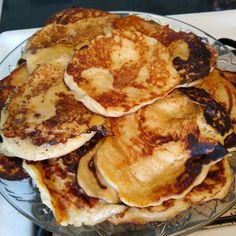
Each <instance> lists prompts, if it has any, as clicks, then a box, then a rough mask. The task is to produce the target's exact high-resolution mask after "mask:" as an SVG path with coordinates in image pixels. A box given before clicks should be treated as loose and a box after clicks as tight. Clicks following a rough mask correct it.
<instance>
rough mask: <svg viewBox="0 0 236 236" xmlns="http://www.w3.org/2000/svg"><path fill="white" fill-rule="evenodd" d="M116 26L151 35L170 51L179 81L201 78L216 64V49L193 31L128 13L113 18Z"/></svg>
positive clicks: (192, 80)
mask: <svg viewBox="0 0 236 236" xmlns="http://www.w3.org/2000/svg"><path fill="white" fill-rule="evenodd" d="M114 26H115V28H117V29H126V30H131V31H139V32H141V33H143V34H145V35H148V36H150V37H153V38H155V39H157V40H158V41H160V42H161V43H162V44H164V45H165V46H167V47H168V48H169V50H170V53H171V56H172V60H173V64H174V67H175V68H176V70H177V71H178V72H179V74H180V75H181V77H182V81H181V84H191V83H193V82H195V81H197V80H199V79H202V78H204V77H205V76H207V75H208V73H209V72H210V69H211V67H213V68H214V67H215V64H216V50H215V49H214V48H212V47H211V46H210V45H206V44H204V43H203V42H202V41H201V38H199V37H198V36H196V35H195V34H193V33H186V32H181V31H180V32H175V31H174V30H172V29H171V28H170V27H169V26H168V25H165V26H162V25H160V24H158V23H157V22H154V21H148V20H144V19H142V18H140V17H138V16H134V15H130V16H126V17H122V18H120V19H117V20H116V21H115V23H114Z"/></svg>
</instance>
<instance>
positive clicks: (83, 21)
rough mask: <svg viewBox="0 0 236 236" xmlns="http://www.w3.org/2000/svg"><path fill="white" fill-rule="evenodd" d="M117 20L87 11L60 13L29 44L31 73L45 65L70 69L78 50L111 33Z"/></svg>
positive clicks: (28, 64)
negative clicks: (72, 59) (97, 37)
mask: <svg viewBox="0 0 236 236" xmlns="http://www.w3.org/2000/svg"><path fill="white" fill-rule="evenodd" d="M117 17H118V16H116V15H113V14H109V13H107V12H104V11H100V10H95V9H85V8H69V9H65V10H63V11H61V12H58V13H57V14H55V15H54V16H52V17H51V18H50V19H49V20H48V24H47V25H46V26H44V27H43V28H42V29H41V30H39V31H37V32H36V33H35V34H33V35H32V36H31V37H30V38H29V40H28V42H27V45H26V47H25V51H24V55H23V57H24V58H25V59H26V61H27V68H28V70H29V73H30V74H31V73H32V72H33V71H34V70H35V69H36V68H37V67H38V66H39V65H41V64H45V63H52V62H53V63H55V62H58V61H60V62H62V63H63V64H64V65H65V67H66V66H67V64H68V62H69V60H70V58H71V56H72V54H73V49H74V48H75V47H77V48H80V47H83V46H84V45H87V44H88V43H89V42H90V40H91V39H93V38H94V37H95V36H97V35H100V34H104V33H105V32H107V31H110V30H111V28H112V22H113V21H114V19H116V18H117Z"/></svg>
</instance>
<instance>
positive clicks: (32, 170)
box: [23, 136, 126, 226]
mask: <svg viewBox="0 0 236 236" xmlns="http://www.w3.org/2000/svg"><path fill="white" fill-rule="evenodd" d="M98 139H100V137H98V136H96V137H95V138H93V139H92V141H91V142H92V143H89V142H88V143H87V144H86V146H85V147H82V149H78V150H77V151H74V152H72V153H70V154H67V155H66V156H63V157H60V158H56V159H50V160H45V161H40V162H29V161H25V162H24V163H23V166H24V168H25V170H26V171H27V172H28V173H29V175H30V176H31V177H32V178H33V180H34V181H35V182H36V184H37V187H38V188H39V191H40V195H41V199H42V202H43V203H44V204H46V205H47V206H48V207H49V208H50V209H51V210H52V211H53V213H54V215H55V217H56V220H57V222H58V224H60V225H63V226H67V225H74V226H82V225H95V224H98V223H100V222H102V221H104V220H106V219H107V218H108V217H110V216H112V215H114V214H118V213H120V212H122V211H124V210H125V208H126V207H125V206H123V205H116V204H108V203H106V202H105V201H102V200H100V199H98V198H93V197H89V196H88V195H86V193H85V192H84V191H83V189H82V188H81V187H80V186H79V185H78V183H77V178H76V173H77V167H78V163H79V160H80V157H81V155H84V154H85V153H86V152H87V151H88V150H90V148H92V146H93V145H95V143H96V142H97V140H98Z"/></svg>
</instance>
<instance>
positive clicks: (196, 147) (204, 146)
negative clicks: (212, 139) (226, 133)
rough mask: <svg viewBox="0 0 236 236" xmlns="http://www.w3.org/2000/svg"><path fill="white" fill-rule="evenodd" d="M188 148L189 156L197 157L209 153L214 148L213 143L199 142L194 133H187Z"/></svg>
mask: <svg viewBox="0 0 236 236" xmlns="http://www.w3.org/2000/svg"><path fill="white" fill-rule="evenodd" d="M187 142H188V149H189V150H190V151H191V157H198V156H201V155H203V154H205V153H209V152H210V151H212V150H213V149H214V148H215V143H208V142H201V141H199V140H198V136H197V135H196V134H188V135H187Z"/></svg>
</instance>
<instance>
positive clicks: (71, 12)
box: [46, 7, 109, 25]
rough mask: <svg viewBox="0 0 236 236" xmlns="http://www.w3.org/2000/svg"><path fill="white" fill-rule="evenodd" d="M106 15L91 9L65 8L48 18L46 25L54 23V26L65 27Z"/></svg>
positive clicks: (103, 12) (106, 13)
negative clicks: (60, 25)
mask: <svg viewBox="0 0 236 236" xmlns="http://www.w3.org/2000/svg"><path fill="white" fill-rule="evenodd" d="M108 15H109V13H108V12H105V11H102V10H98V9H93V8H82V7H74V8H67V9H64V10H62V11H59V12H57V13H56V14H55V15H53V16H51V17H49V18H48V20H47V22H46V24H52V23H56V24H62V25H67V24H69V23H74V22H76V21H78V20H82V19H88V18H97V17H102V16H108Z"/></svg>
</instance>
